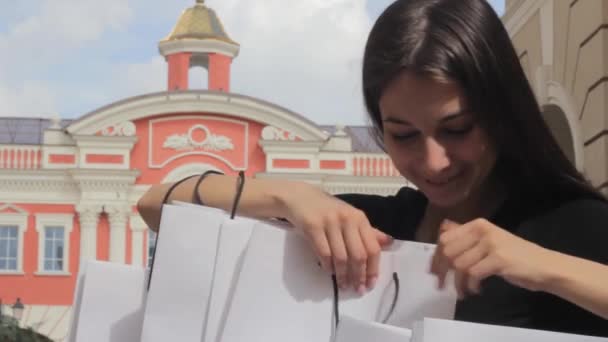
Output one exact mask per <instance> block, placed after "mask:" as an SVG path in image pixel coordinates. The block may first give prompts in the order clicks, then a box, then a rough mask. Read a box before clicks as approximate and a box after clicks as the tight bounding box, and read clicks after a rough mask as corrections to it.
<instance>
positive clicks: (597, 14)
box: [503, 0, 608, 194]
mask: <svg viewBox="0 0 608 342" xmlns="http://www.w3.org/2000/svg"><path fill="white" fill-rule="evenodd" d="M505 7H506V10H505V14H504V16H503V22H504V24H505V26H506V28H507V30H508V32H509V35H510V36H511V39H512V40H513V43H514V44H515V47H516V49H517V51H518V54H519V58H520V60H521V63H522V65H523V67H524V70H525V72H526V74H527V75H528V78H529V80H530V82H531V84H532V86H533V88H534V90H535V93H536V95H537V98H538V100H539V102H540V104H541V105H542V108H543V112H544V114H545V119H546V120H547V122H548V123H549V126H550V127H551V129H552V130H553V132H554V134H555V135H556V137H557V138H558V140H559V142H560V144H561V146H562V148H563V149H564V150H565V151H566V153H567V155H568V156H569V157H570V158H571V160H573V161H574V162H575V164H576V166H577V168H578V169H579V170H581V171H583V172H584V174H585V175H586V176H587V178H589V179H590V180H591V182H592V183H593V185H595V186H596V187H598V188H600V189H602V191H603V192H604V193H605V194H608V154H607V144H608V135H607V133H608V130H607V120H606V118H607V106H608V103H607V101H608V97H607V96H606V95H607V92H608V82H606V81H608V78H607V77H606V75H608V64H607V63H606V57H607V56H608V30H607V29H608V1H606V0H506V4H505Z"/></svg>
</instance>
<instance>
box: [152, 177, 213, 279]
mask: <svg viewBox="0 0 608 342" xmlns="http://www.w3.org/2000/svg"><path fill="white" fill-rule="evenodd" d="M210 174H222V173H221V172H218V171H215V170H208V171H206V172H204V173H202V174H201V175H192V176H188V177H185V178H182V179H180V180H179V181H177V182H175V183H173V185H171V187H170V188H169V190H167V193H166V194H165V196H164V197H163V202H162V204H161V210H162V206H163V205H165V204H167V201H169V196H171V193H172V192H173V190H175V188H176V187H177V186H178V185H180V184H182V183H183V182H185V181H187V180H188V179H191V178H193V177H199V178H198V180H197V182H196V186H195V187H194V193H193V195H192V198H193V202H194V203H196V204H201V205H202V204H203V203H202V201H201V198H200V195H199V193H198V191H197V190H198V186H199V185H200V184H201V182H202V181H203V179H205V177H207V176H208V175H210ZM159 236H160V225H159V227H158V231H157V232H156V237H155V239H154V246H158V237H159ZM154 260H156V247H155V248H154V250H153V251H152V259H151V260H150V274H149V275H148V284H147V286H146V289H147V290H150V283H151V282H152V272H153V271H154Z"/></svg>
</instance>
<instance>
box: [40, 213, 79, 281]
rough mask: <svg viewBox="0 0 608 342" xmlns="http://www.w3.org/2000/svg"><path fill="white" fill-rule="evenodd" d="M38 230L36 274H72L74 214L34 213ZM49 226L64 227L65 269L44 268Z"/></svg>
mask: <svg viewBox="0 0 608 342" xmlns="http://www.w3.org/2000/svg"><path fill="white" fill-rule="evenodd" d="M34 216H35V217H36V231H37V232H38V271H37V272H36V275H70V234H71V233H72V230H73V228H74V214H34ZM48 226H56V227H63V229H64V231H63V248H64V249H63V269H62V270H61V271H59V272H58V271H49V270H45V269H44V257H45V255H46V253H45V229H46V227H48Z"/></svg>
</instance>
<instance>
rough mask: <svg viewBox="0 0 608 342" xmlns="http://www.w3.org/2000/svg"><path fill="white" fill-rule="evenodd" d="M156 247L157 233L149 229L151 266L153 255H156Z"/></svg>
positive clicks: (149, 260) (149, 258)
mask: <svg viewBox="0 0 608 342" xmlns="http://www.w3.org/2000/svg"><path fill="white" fill-rule="evenodd" d="M155 248H156V233H155V232H153V231H152V230H148V262H147V265H148V267H150V265H151V264H152V256H154V249H155Z"/></svg>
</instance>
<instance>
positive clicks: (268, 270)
mask: <svg viewBox="0 0 608 342" xmlns="http://www.w3.org/2000/svg"><path fill="white" fill-rule="evenodd" d="M245 255H246V256H245V259H244V261H243V265H242V268H241V271H240V275H239V279H238V284H237V286H236V289H235V291H234V294H233V297H232V301H231V303H230V307H229V311H228V315H227V317H226V322H225V326H224V329H223V331H222V334H221V336H220V340H221V341H222V342H237V341H238V342H240V341H245V340H246V341H248V342H258V341H259V342H272V341H290V342H300V341H301V342H310V341H315V342H329V341H330V339H331V337H332V336H333V326H334V321H333V314H332V307H333V306H332V298H333V286H332V282H331V277H330V276H329V275H328V274H327V273H326V272H324V271H323V270H322V269H321V268H320V266H318V264H317V258H316V257H315V255H314V253H313V251H312V248H311V247H310V244H309V243H308V241H306V240H305V239H304V238H302V237H300V236H298V235H296V234H294V233H292V232H289V231H287V230H285V229H281V228H278V227H275V226H272V225H270V224H268V223H263V222H260V223H258V224H257V225H256V226H255V227H254V231H253V233H252V236H251V239H250V242H249V247H248V248H247V251H246V254H245Z"/></svg>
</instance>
